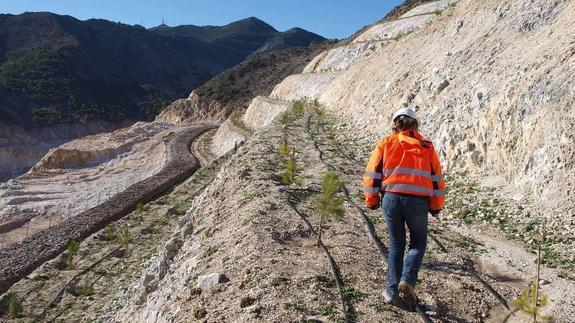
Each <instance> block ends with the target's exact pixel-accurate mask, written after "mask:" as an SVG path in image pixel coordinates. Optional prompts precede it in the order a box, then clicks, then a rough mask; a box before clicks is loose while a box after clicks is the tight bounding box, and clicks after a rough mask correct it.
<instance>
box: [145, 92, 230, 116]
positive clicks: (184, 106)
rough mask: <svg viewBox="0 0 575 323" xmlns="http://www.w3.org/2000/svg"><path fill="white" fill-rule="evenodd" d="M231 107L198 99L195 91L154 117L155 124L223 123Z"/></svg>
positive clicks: (208, 99)
mask: <svg viewBox="0 0 575 323" xmlns="http://www.w3.org/2000/svg"><path fill="white" fill-rule="evenodd" d="M230 109H231V107H226V106H225V105H224V104H222V103H221V102H219V101H217V100H213V99H211V98H209V97H200V96H198V94H197V93H196V91H192V93H190V96H189V97H188V98H185V99H179V100H176V101H174V102H173V103H172V104H170V105H169V106H168V107H167V108H166V109H164V110H163V111H162V112H161V113H160V115H158V116H157V117H156V122H169V123H182V122H198V121H216V122H217V121H219V122H221V121H223V120H225V119H226V117H227V116H228V115H229V114H230Z"/></svg>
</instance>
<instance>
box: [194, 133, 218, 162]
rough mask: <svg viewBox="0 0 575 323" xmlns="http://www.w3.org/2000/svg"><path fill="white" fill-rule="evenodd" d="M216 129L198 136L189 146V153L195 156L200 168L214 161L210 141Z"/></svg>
mask: <svg viewBox="0 0 575 323" xmlns="http://www.w3.org/2000/svg"><path fill="white" fill-rule="evenodd" d="M217 131H218V129H211V130H208V131H206V132H205V133H204V134H202V135H200V136H199V137H198V138H196V139H195V140H194V141H192V144H191V145H190V152H191V153H192V155H194V156H196V158H198V160H199V161H200V164H201V165H202V166H205V165H207V164H209V163H210V162H212V161H213V160H214V159H215V156H214V154H213V153H212V150H211V144H212V139H213V138H214V135H215V134H216V132H217Z"/></svg>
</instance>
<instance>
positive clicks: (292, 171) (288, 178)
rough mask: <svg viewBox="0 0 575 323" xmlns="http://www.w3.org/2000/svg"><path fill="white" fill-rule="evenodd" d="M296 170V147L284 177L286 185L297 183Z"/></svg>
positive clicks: (283, 181)
mask: <svg viewBox="0 0 575 323" xmlns="http://www.w3.org/2000/svg"><path fill="white" fill-rule="evenodd" d="M296 171H297V168H296V160H295V148H292V151H291V156H290V159H289V160H288V161H287V164H286V170H285V172H284V175H283V177H282V183H283V184H285V185H291V184H293V183H295V175H296Z"/></svg>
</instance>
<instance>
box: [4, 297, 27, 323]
mask: <svg viewBox="0 0 575 323" xmlns="http://www.w3.org/2000/svg"><path fill="white" fill-rule="evenodd" d="M6 303H7V304H8V313H10V317H11V318H13V319H15V318H18V317H20V315H21V314H22V309H23V306H22V300H21V299H20V298H19V297H18V296H17V295H16V294H8V295H6Z"/></svg>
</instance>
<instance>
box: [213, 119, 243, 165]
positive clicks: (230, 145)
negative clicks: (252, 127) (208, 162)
mask: <svg viewBox="0 0 575 323" xmlns="http://www.w3.org/2000/svg"><path fill="white" fill-rule="evenodd" d="M248 136H249V134H246V133H245V131H242V130H241V129H238V127H236V126H235V125H234V122H233V120H232V119H231V118H230V119H228V120H226V121H225V122H224V123H222V124H221V125H220V127H219V128H218V131H217V132H216V135H215V136H214V138H213V139H212V145H211V146H212V152H213V153H214V155H216V157H221V156H223V155H225V154H226V153H227V152H228V151H230V150H232V149H234V148H237V147H238V146H239V145H240V144H242V143H243V142H244V141H245V140H246V138H247V137H248Z"/></svg>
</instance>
